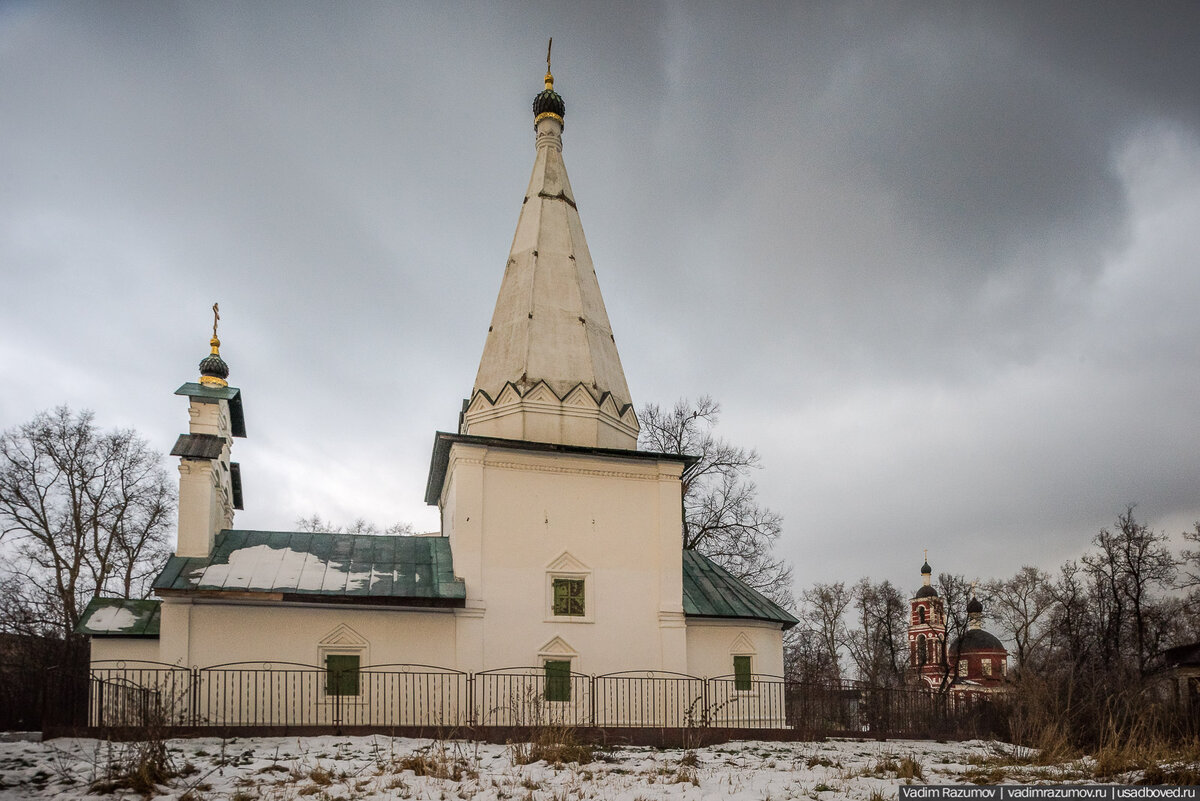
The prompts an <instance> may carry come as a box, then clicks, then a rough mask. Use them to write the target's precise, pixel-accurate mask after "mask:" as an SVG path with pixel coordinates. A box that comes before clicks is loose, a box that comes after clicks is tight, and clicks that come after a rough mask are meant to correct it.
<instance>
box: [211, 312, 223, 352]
mask: <svg viewBox="0 0 1200 801" xmlns="http://www.w3.org/2000/svg"><path fill="white" fill-rule="evenodd" d="M220 319H221V309H220V308H219V307H218V305H217V304H216V303H214V304H213V335H212V339H210V340H209V341H208V344H210V345H212V352H213V356H220V355H221V340H219V339H217V323H218V322H219V321H220Z"/></svg>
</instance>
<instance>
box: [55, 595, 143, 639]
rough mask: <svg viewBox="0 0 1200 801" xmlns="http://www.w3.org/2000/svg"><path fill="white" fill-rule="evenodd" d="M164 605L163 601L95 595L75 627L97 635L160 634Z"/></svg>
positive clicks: (139, 635) (81, 632) (129, 635)
mask: <svg viewBox="0 0 1200 801" xmlns="http://www.w3.org/2000/svg"><path fill="white" fill-rule="evenodd" d="M161 607H162V601H152V600H151V601H144V600H133V599H130V598H93V599H92V602H91V603H89V604H88V605H87V609H84V610H83V614H82V615H80V616H79V625H77V626H76V627H75V631H76V633H78V634H89V635H91V636H93V637H157V636H158V623H159V615H160V612H161Z"/></svg>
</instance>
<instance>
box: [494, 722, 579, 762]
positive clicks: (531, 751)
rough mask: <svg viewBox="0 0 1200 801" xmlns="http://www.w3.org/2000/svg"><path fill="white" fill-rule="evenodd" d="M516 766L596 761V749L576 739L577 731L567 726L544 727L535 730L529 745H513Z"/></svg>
mask: <svg viewBox="0 0 1200 801" xmlns="http://www.w3.org/2000/svg"><path fill="white" fill-rule="evenodd" d="M511 748H512V762H513V764H514V765H529V764H532V763H534V762H541V761H545V762H547V763H548V764H551V765H563V764H569V763H575V764H579V765H585V764H587V763H589V762H594V761H595V748H594V747H593V746H591V745H588V744H587V743H581V742H579V741H578V740H576V739H575V730H574V729H572V728H570V727H567V726H542V727H539V728H537V729H535V730H534V732H533V736H532V738H531V739H530V742H528V743H513V744H512V745H511Z"/></svg>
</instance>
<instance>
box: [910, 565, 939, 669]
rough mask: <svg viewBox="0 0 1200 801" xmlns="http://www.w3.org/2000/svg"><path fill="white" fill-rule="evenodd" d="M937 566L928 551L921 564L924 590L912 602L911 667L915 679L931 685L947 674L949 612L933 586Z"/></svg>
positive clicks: (920, 590) (922, 588)
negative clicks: (934, 565)
mask: <svg viewBox="0 0 1200 801" xmlns="http://www.w3.org/2000/svg"><path fill="white" fill-rule="evenodd" d="M932 578H933V569H932V568H931V567H929V555H928V552H926V556H925V564H923V565H921V579H922V584H921V589H919V590H917V594H916V595H914V596H913V597H912V600H911V601H910V602H909V618H908V652H909V662H908V664H909V670H910V673H911V675H912V677H913V679H914V680H916V681H920V682H923V683H925V684H926V685H927V686H929V687H937V686H938V685H939V684H941V681H942V677H943V676H945V675H946V673H945V664H946V615H945V608H944V607H943V605H942V599H941V598H939V597H938V594H937V590H935V589H934V588H933V582H932Z"/></svg>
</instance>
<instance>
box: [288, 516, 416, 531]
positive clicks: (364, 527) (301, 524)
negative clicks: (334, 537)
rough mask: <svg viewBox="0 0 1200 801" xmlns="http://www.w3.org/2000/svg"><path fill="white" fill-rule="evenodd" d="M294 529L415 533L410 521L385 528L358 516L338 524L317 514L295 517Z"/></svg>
mask: <svg viewBox="0 0 1200 801" xmlns="http://www.w3.org/2000/svg"><path fill="white" fill-rule="evenodd" d="M296 530H297V531H309V532H312V533H315V534H387V535H392V536H395V535H401V536H413V535H415V534H416V533H417V532H416V530H415V529H414V528H413V527H412V523H392V524H391V525H390V526H388V527H387V528H380V527H379V525H378V524H377V523H372V522H370V521H368V520H367V519H365V518H362V517H360V518H357V519H356V520H355V521H354V522H352V523H350V524H349V525H340V524H335V523H334V522H333V521H332V520H326V519H325V518H323V517H321V516H320V515H319V514H313V515H312V516H311V517H300V518H297V519H296Z"/></svg>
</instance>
